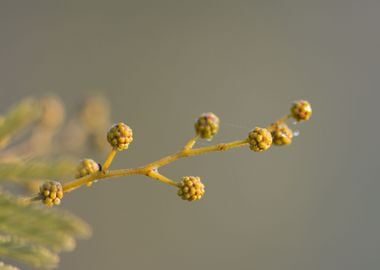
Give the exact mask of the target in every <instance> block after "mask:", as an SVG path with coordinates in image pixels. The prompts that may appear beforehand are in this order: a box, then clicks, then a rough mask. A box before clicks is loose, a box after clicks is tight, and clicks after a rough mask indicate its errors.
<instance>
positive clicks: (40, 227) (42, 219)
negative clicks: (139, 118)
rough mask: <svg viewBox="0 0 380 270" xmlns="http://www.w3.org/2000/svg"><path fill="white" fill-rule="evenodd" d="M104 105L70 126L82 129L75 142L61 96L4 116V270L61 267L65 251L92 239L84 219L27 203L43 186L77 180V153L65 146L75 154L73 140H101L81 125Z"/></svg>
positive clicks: (0, 227) (0, 199)
mask: <svg viewBox="0 0 380 270" xmlns="http://www.w3.org/2000/svg"><path fill="white" fill-rule="evenodd" d="M99 100H100V99H99V97H97V99H96V100H89V101H86V103H85V106H83V105H82V112H79V114H77V115H75V116H73V119H71V120H70V119H69V121H67V122H68V123H70V125H71V126H70V128H71V129H72V130H73V126H74V127H76V128H74V130H75V131H76V133H75V132H73V134H72V136H73V137H67V136H61V135H62V134H65V125H64V120H63V119H64V108H63V105H62V103H61V102H60V100H59V99H58V98H56V97H45V98H43V99H39V100H37V99H30V98H28V99H25V100H22V101H21V102H20V103H19V104H17V105H15V106H13V107H12V108H10V109H9V111H8V112H7V113H6V115H4V116H0V270H15V269H19V268H17V267H15V266H12V265H10V264H13V263H16V264H17V263H18V262H19V263H20V265H28V266H30V267H33V268H36V269H53V268H56V267H57V266H58V262H59V253H60V252H62V251H71V250H73V249H74V247H75V245H76V241H77V239H79V238H87V237H89V236H90V234H91V229H90V227H89V226H88V225H87V224H86V223H85V222H84V221H83V220H81V219H80V218H78V217H76V216H74V215H72V214H70V213H68V212H66V211H63V210H62V209H60V208H58V209H56V208H55V209H51V208H47V207H44V206H41V205H40V204H38V205H37V204H32V205H31V204H30V203H27V202H26V200H25V199H23V198H25V196H30V195H31V194H35V193H36V192H37V191H38V187H39V185H40V183H41V181H45V180H49V179H59V180H60V181H62V180H65V179H71V178H72V177H73V175H74V170H75V166H76V165H75V164H76V163H77V162H76V161H74V159H73V157H72V155H73V154H75V153H65V152H64V150H63V149H62V146H61V145H62V144H64V145H65V147H64V149H70V147H66V146H70V141H78V140H79V139H82V140H84V139H86V140H87V141H89V142H91V138H92V139H93V138H95V139H96V137H97V134H96V132H94V130H97V129H95V128H93V126H91V129H86V127H88V126H89V125H86V123H83V122H82V123H78V121H86V120H87V118H86V116H87V115H88V114H89V112H90V113H91V112H92V111H94V108H95V111H96V109H98V110H99V104H100V105H102V104H104V101H101V102H99ZM102 102H103V103H102ZM86 104H87V105H86ZM96 106H98V107H96ZM100 109H103V110H106V109H107V108H104V107H100ZM77 119H79V120H77ZM105 121H106V120H105ZM105 121H103V122H105ZM104 124H106V125H108V123H104ZM75 125H76V126H75ZM66 127H67V125H66ZM78 127H83V128H82V129H79V128H78ZM57 131H60V132H57ZM59 136H61V137H59ZM76 136H77V137H76ZM56 140H59V142H60V143H59V144H57V143H55V141H56ZM65 140H66V141H67V142H65ZM94 142H95V143H96V141H94ZM81 144H83V143H81ZM59 147H61V148H59ZM94 147H99V145H98V144H97V145H92V146H91V149H94ZM72 149H75V150H78V147H77V146H74V147H73V148H72ZM84 150H85V149H84ZM84 150H83V149H82V151H84ZM69 154H71V157H67V156H68V155H69ZM62 157H64V158H62ZM10 190H12V192H10Z"/></svg>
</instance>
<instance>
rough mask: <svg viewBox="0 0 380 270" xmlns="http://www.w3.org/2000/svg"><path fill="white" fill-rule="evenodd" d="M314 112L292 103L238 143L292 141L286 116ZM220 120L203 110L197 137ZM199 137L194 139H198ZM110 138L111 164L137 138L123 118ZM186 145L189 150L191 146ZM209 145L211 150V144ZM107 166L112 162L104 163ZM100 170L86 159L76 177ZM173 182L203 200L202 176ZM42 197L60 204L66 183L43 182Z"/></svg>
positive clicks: (210, 132)
mask: <svg viewBox="0 0 380 270" xmlns="http://www.w3.org/2000/svg"><path fill="white" fill-rule="evenodd" d="M311 114H312V109H311V106H310V103H309V102H307V101H305V100H299V101H295V102H294V103H293V104H292V106H291V109H290V115H288V116H287V117H284V118H282V119H280V120H279V121H277V122H275V123H273V124H271V125H270V126H269V127H267V128H261V127H255V128H254V129H252V130H251V131H250V132H249V133H248V137H247V138H246V139H245V140H243V141H239V142H238V143H240V145H245V144H247V145H248V146H249V148H250V149H251V150H252V151H254V152H264V151H266V150H268V149H269V148H270V147H271V146H272V144H274V145H278V146H283V145H289V144H291V142H292V138H293V131H292V130H291V129H290V128H289V127H288V125H287V124H286V120H287V119H288V118H290V117H291V118H293V119H295V120H296V121H297V122H301V121H306V120H309V119H310V117H311ZM219 123H220V121H219V118H218V117H217V116H216V115H215V114H214V113H211V112H209V113H203V114H202V115H201V116H200V117H199V118H198V119H197V120H196V122H195V124H194V128H195V133H196V135H197V137H196V138H201V139H206V140H211V139H212V138H213V137H214V136H215V135H216V134H217V133H218V131H219ZM195 140H196V139H194V142H195ZM107 141H108V143H109V144H110V145H111V147H112V149H113V154H112V155H111V158H109V159H108V161H109V160H110V161H109V162H107V161H106V162H105V164H108V165H110V163H111V162H112V159H113V157H114V154H115V153H116V151H115V150H118V151H121V150H126V149H128V147H129V144H130V143H131V142H132V141H133V132H132V129H131V128H130V127H129V126H128V125H126V124H124V123H122V122H120V123H118V124H115V125H113V126H112V127H111V128H110V130H109V131H108V133H107ZM189 145H190V144H189ZM192 145H193V144H191V147H192ZM222 146H223V144H222ZM230 147H231V145H230ZM186 149H187V150H188V148H186ZM205 149H206V150H209V149H208V148H205ZM220 149H221V148H220ZM198 150H199V149H198ZM223 150H225V149H223ZM104 167H109V166H107V165H104ZM104 169H105V168H103V170H104ZM99 171H102V166H101V165H100V164H98V163H97V162H95V161H94V160H92V159H84V160H82V161H81V162H80V163H79V165H78V167H77V173H76V178H81V177H85V176H87V175H92V174H95V173H97V172H99ZM94 181H95V180H94ZM91 183H92V182H90V184H91ZM172 184H173V185H176V186H177V187H178V193H177V194H178V195H179V196H180V197H181V198H182V199H183V200H187V201H196V200H200V199H201V198H202V197H203V195H204V193H205V186H204V184H203V183H202V182H201V179H200V178H199V177H196V176H185V177H183V178H182V181H181V182H180V183H175V182H173V183H172ZM39 197H40V198H41V199H42V201H43V202H44V203H45V204H47V205H48V206H53V205H57V204H59V203H60V202H61V199H62V198H63V188H62V185H61V184H60V183H59V182H55V181H50V182H47V183H45V184H43V185H42V186H41V188H40V193H39Z"/></svg>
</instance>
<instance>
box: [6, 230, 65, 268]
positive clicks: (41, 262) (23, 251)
mask: <svg viewBox="0 0 380 270" xmlns="http://www.w3.org/2000/svg"><path fill="white" fill-rule="evenodd" d="M0 255H1V256H2V257H3V256H5V257H8V258H12V259H14V260H18V261H22V262H24V263H27V264H29V265H32V266H34V267H38V268H42V269H51V268H54V267H56V266H57V264H58V262H59V258H58V256H57V255H56V254H54V253H53V252H51V251H49V250H48V249H47V248H44V247H42V246H37V245H34V244H33V243H32V242H29V241H27V240H25V239H22V238H19V237H17V236H14V235H2V234H0Z"/></svg>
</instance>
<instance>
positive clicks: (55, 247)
mask: <svg viewBox="0 0 380 270" xmlns="http://www.w3.org/2000/svg"><path fill="white" fill-rule="evenodd" d="M90 234H91V230H90V228H89V226H88V225H87V224H86V223H85V222H83V221H82V220H80V219H79V218H77V217H75V216H73V215H71V214H69V213H66V212H64V211H60V210H56V209H47V208H40V207H37V206H31V205H27V204H25V203H24V202H23V201H22V200H20V199H17V198H15V197H12V196H11V195H9V194H3V193H0V256H1V257H9V258H13V259H16V260H20V261H22V262H24V263H27V264H30V265H32V266H34V267H38V268H52V267H55V266H56V264H57V262H58V255H57V253H58V252H60V251H67V250H72V249H73V248H74V247H75V239H76V238H79V237H81V238H83V237H89V236H90Z"/></svg>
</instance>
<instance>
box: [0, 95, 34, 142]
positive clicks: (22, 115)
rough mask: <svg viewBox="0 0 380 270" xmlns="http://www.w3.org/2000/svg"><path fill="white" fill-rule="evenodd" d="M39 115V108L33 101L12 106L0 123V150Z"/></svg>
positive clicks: (27, 100) (24, 101)
mask: <svg viewBox="0 0 380 270" xmlns="http://www.w3.org/2000/svg"><path fill="white" fill-rule="evenodd" d="M40 115H41V107H40V105H39V104H38V102H36V101H35V100H33V99H25V100H23V101H22V102H20V103H19V104H17V105H16V106H14V107H13V108H12V109H11V110H10V111H9V112H8V114H7V115H6V116H5V117H4V118H3V119H2V121H1V122H0V149H1V148H4V147H5V146H6V145H8V144H9V142H10V141H11V140H12V139H13V136H15V135H17V133H18V132H19V131H20V130H22V129H23V128H25V127H27V126H28V125H29V124H31V123H32V122H33V121H35V120H37V119H38V117H39V116H40Z"/></svg>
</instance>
